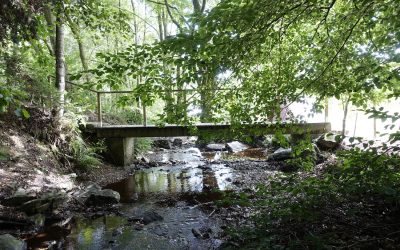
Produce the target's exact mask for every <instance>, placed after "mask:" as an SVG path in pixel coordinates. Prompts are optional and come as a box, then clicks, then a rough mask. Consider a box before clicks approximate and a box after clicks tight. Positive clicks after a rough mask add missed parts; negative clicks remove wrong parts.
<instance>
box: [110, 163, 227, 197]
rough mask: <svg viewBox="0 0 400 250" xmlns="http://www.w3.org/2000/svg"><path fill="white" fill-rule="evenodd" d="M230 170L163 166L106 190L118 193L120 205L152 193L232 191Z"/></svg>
mask: <svg viewBox="0 0 400 250" xmlns="http://www.w3.org/2000/svg"><path fill="white" fill-rule="evenodd" d="M232 175H233V174H232V170H231V169H229V168H227V167H225V166H224V165H221V164H215V165H210V166H209V167H208V168H207V169H206V170H203V169H200V168H197V167H192V166H190V165H189V166H188V165H176V166H163V167H157V168H152V169H146V170H141V171H138V172H136V173H135V174H134V175H132V176H130V177H129V178H126V179H124V180H122V181H120V182H117V183H113V184H110V185H108V186H107V187H106V188H110V189H113V190H115V191H117V192H119V193H120V195H121V202H132V201H135V200H137V199H143V198H145V197H146V195H148V194H151V193H180V192H202V191H209V190H212V189H219V190H225V189H229V188H231V180H232V177H233V176H232Z"/></svg>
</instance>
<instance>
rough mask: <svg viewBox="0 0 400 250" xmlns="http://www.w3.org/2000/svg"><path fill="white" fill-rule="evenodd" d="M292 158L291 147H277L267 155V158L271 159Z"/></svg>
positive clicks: (282, 159)
mask: <svg viewBox="0 0 400 250" xmlns="http://www.w3.org/2000/svg"><path fill="white" fill-rule="evenodd" d="M291 158H293V154H292V149H291V148H287V149H285V148H279V149H278V150H276V151H275V152H274V153H272V154H271V155H270V156H268V160H272V161H284V160H288V159H291Z"/></svg>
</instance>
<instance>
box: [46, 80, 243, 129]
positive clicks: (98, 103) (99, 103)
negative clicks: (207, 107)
mask: <svg viewBox="0 0 400 250" xmlns="http://www.w3.org/2000/svg"><path fill="white" fill-rule="evenodd" d="M50 78H55V77H54V76H49V81H50ZM65 82H66V83H68V84H71V85H72V86H76V87H78V88H81V89H84V90H87V91H89V92H92V93H94V94H95V95H96V99H97V101H96V115H97V122H98V123H99V125H100V126H103V109H102V96H103V95H107V94H133V93H135V92H136V91H134V90H110V91H99V90H94V89H91V88H88V87H86V86H83V85H81V84H77V83H74V82H71V81H68V80H66V81H65ZM232 90H237V89H232V88H213V89H201V91H232ZM199 91H200V89H171V90H160V91H159V92H165V93H182V92H199ZM141 105H142V115H143V126H144V127H146V126H147V107H146V105H145V104H144V103H143V102H142V103H141Z"/></svg>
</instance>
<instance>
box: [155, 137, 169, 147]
mask: <svg viewBox="0 0 400 250" xmlns="http://www.w3.org/2000/svg"><path fill="white" fill-rule="evenodd" d="M153 147H155V148H164V149H171V142H170V141H169V140H166V139H160V140H155V141H153Z"/></svg>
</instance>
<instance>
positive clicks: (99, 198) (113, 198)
mask: <svg viewBox="0 0 400 250" xmlns="http://www.w3.org/2000/svg"><path fill="white" fill-rule="evenodd" d="M120 199H121V197H120V195H119V193H118V192H116V191H114V190H111V189H103V190H92V191H90V195H89V197H88V198H87V199H86V201H85V204H86V205H88V206H103V205H109V204H116V203H118V202H119V200H120Z"/></svg>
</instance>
